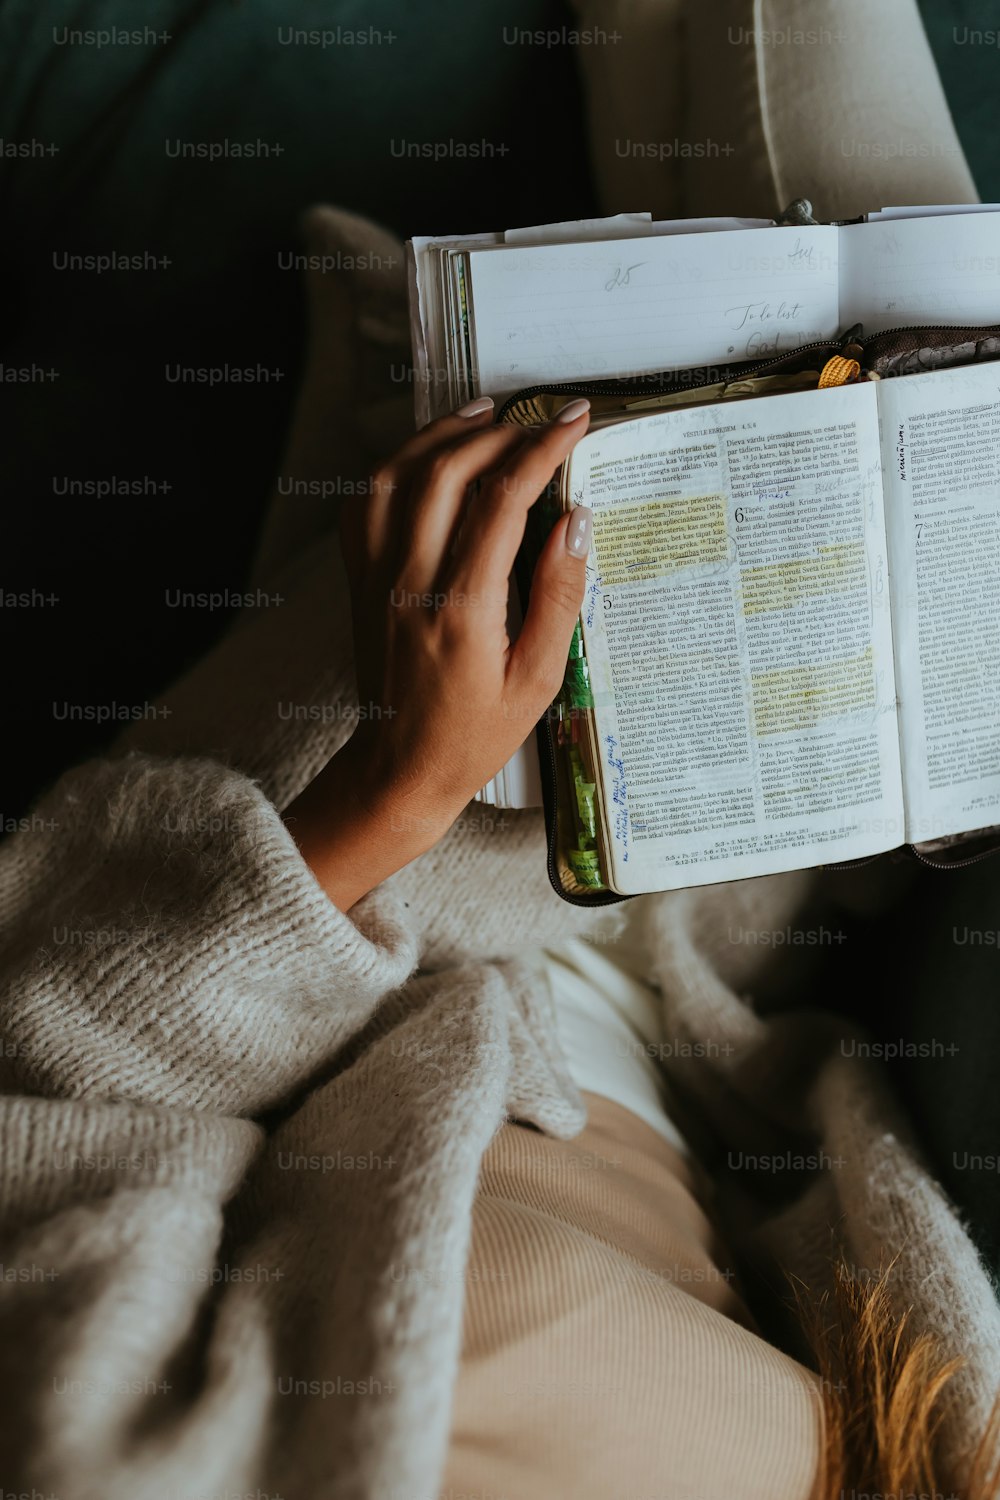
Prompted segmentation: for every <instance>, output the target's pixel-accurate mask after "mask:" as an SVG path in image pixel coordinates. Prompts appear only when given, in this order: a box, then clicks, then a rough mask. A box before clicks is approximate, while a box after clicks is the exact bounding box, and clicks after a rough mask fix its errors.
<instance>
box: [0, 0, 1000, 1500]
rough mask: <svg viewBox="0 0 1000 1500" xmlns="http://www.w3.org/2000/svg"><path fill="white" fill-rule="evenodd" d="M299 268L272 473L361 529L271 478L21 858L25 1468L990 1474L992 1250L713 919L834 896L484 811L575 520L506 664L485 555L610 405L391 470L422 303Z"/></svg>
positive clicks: (59, 1479)
mask: <svg viewBox="0 0 1000 1500" xmlns="http://www.w3.org/2000/svg"><path fill="white" fill-rule="evenodd" d="M603 14H605V16H607V14H608V12H607V11H604V12H603ZM887 86H888V85H887ZM773 124H774V122H772V125H773ZM921 128H923V129H934V128H940V130H941V131H942V132H943V133H946V131H947V129H948V128H949V126H948V122H947V117H946V116H944V117H942V119H941V120H938V121H932V122H931V124H930V126H928V124H927V121H926V120H924V121H923V122H922V126H921ZM769 159H772V160H777V159H778V158H777V157H774V156H772V157H771V158H769ZM942 191H943V188H942ZM307 232H308V235H309V236H310V243H311V244H312V245H313V246H320V247H322V248H325V249H328V250H330V251H331V252H332V251H341V252H350V253H351V254H352V255H354V258H355V263H356V264H358V265H359V266H361V267H364V266H365V265H366V264H367V265H373V264H375V263H376V261H377V259H378V256H377V252H378V251H379V250H381V249H386V247H387V240H388V237H387V236H385V235H384V233H383V232H382V231H379V230H378V229H376V228H375V227H373V226H371V225H368V224H366V223H364V222H362V221H358V220H354V219H352V218H351V217H350V216H348V215H345V214H343V213H341V212H338V211H335V210H328V209H324V210H319V211H317V212H314V213H313V214H312V215H311V216H310V218H309V220H308V224H307ZM389 243H390V245H391V246H392V248H394V249H395V250H396V259H397V261H398V247H395V245H394V242H391V241H390V242H389ZM365 250H367V251H371V252H373V254H371V255H369V257H368V260H367V262H366V260H365V258H364V255H363V254H362V252H363V251H365ZM387 258H388V256H385V257H381V259H382V260H383V261H384V260H385V259H387ZM345 283H346V284H345ZM310 295H311V306H312V338H313V344H312V352H311V356H310V363H309V366H308V369H307V375H306V380H305V384H304V387H303V391H302V394H301V399H300V403H299V408H298V413H297V417H296V421H295V424H294V427H293V431H292V435H291V440H290V446H289V451H288V454H287V456H286V459H285V461H284V463H283V466H282V475H283V478H292V479H297V480H301V481H303V482H304V483H305V484H308V482H309V481H310V480H333V479H336V480H337V481H338V486H337V490H338V493H345V494H346V495H347V496H348V501H347V502H346V503H345V504H344V506H343V516H342V542H341V538H340V535H339V534H338V532H337V531H336V530H334V529H332V528H331V526H330V521H331V516H330V513H329V507H328V506H327V507H323V506H320V505H316V504H301V503H294V502H293V499H292V498H290V497H288V496H287V495H284V496H283V495H281V494H279V496H278V498H277V499H276V503H275V505H274V506H273V508H272V513H271V516H270V519H269V522H268V525H267V527H266V530H265V533H264V537H263V539H262V544H261V549H260V552H259V554H258V559H257V563H256V566H255V571H254V586H255V587H259V588H262V589H266V590H267V591H268V596H269V597H271V598H274V599H275V600H280V604H278V606H277V607H276V608H274V609H273V610H271V611H266V610H257V611H253V610H250V611H248V612H247V613H246V615H245V616H244V617H243V618H241V619H240V620H239V621H238V623H237V625H236V626H235V628H234V629H233V630H232V632H231V633H230V634H229V635H228V636H227V637H226V638H225V639H224V640H223V641H222V642H221V643H220V644H219V645H218V646H217V647H216V649H215V650H214V651H213V652H212V653H210V655H209V656H208V657H207V658H206V659H205V660H204V661H203V662H202V663H200V664H198V665H197V666H196V667H195V668H194V669H193V670H192V671H191V672H190V673H188V674H187V676H186V677H185V678H184V679H183V680H182V681H181V682H180V683H178V684H177V685H176V686H175V687H174V688H172V689H171V690H170V691H169V692H168V693H166V694H165V695H164V697H163V699H162V702H161V704H160V705H159V709H160V710H162V711H160V712H158V713H157V714H156V715H155V716H151V717H150V718H148V719H146V720H143V721H142V722H141V723H138V724H136V725H135V726H133V727H132V728H130V730H129V731H128V733H127V734H126V735H125V736H124V737H123V739H122V742H121V744H120V745H119V747H118V749H117V751H116V752H115V753H114V754H112V755H110V756H107V757H104V758H102V759H100V760H97V761H94V762H91V763H89V764H87V765H84V766H81V767H80V768H78V769H77V770H75V771H73V772H71V773H69V774H68V775H67V776H65V777H64V778H62V780H61V781H60V782H59V783H58V785H57V786H56V787H55V788H54V789H53V790H52V791H51V792H50V793H49V794H48V795H47V796H46V797H45V798H44V799H43V800H42V801H41V802H40V803H39V805H38V808H37V809H36V811H35V812H34V813H33V815H32V818H31V820H30V826H29V827H27V828H25V829H24V830H22V831H21V832H20V833H18V834H17V835H16V836H15V837H14V838H12V839H11V840H10V841H9V842H8V843H7V844H6V845H4V846H3V847H2V848H0V901H2V910H3V913H4V922H3V930H2V941H0V971H2V974H3V979H4V983H5V987H6V993H7V996H8V998H7V1002H6V1006H5V1012H4V1035H3V1047H2V1049H0V1079H2V1083H3V1089H2V1092H0V1128H2V1129H3V1133H4V1140H5V1153H4V1160H3V1164H2V1168H0V1189H2V1203H3V1214H2V1219H0V1223H2V1231H0V1232H2V1236H3V1239H2V1246H0V1248H2V1262H3V1268H4V1274H3V1277H2V1278H0V1320H2V1332H3V1338H2V1341H0V1348H2V1349H3V1355H2V1359H0V1381H2V1392H3V1396H4V1412H5V1416H4V1419H3V1426H2V1472H3V1474H4V1477H5V1483H6V1484H7V1485H8V1487H10V1488H13V1489H14V1490H19V1489H30V1488H31V1487H35V1488H37V1489H38V1490H39V1491H41V1492H43V1493H44V1492H51V1493H54V1494H58V1495H60V1496H64V1497H67V1500H71V1497H77V1496H79V1497H83V1496H93V1495H96V1494H101V1495H103V1496H108V1497H112V1500H115V1497H118V1496H125V1495H126V1494H128V1495H130V1496H134V1495H135V1494H148V1495H150V1496H151V1497H152V1496H153V1495H157V1496H164V1497H165V1496H167V1495H170V1496H178V1497H179V1496H185V1497H191V1500H193V1497H194V1496H195V1495H196V1494H206V1493H212V1494H223V1493H239V1492H253V1491H257V1492H258V1493H266V1494H270V1495H277V1494H281V1495H283V1496H284V1497H285V1500H319V1497H322V1496H324V1495H338V1496H339V1495H345V1496H346V1495H351V1496H358V1497H361V1496H365V1497H371V1500H375V1497H384V1496H389V1495H391V1496H394V1497H395V1496H400V1497H401V1496H404V1495H405V1496H407V1497H409V1500H414V1497H418V1496H424V1495H431V1494H443V1495H446V1496H451V1497H452V1500H455V1497H457V1496H458V1495H460V1494H465V1495H472V1494H475V1495H478V1496H480V1497H482V1500H485V1497H486V1496H489V1495H493V1496H499V1495H501V1494H503V1495H506V1496H508V1497H510V1500H514V1497H518V1500H531V1497H533V1496H535V1495H540V1494H541V1493H542V1492H543V1491H544V1492H545V1493H546V1494H551V1493H557V1494H572V1495H574V1496H579V1497H581V1500H610V1497H612V1496H617V1497H623V1496H625V1495H631V1496H638V1495H644V1496H647V1497H652V1496H664V1497H666V1496H670V1497H671V1500H678V1497H684V1496H692V1497H693V1496H695V1495H699V1496H703V1497H706V1500H707V1497H713V1496H720V1497H721V1496H723V1495H726V1496H732V1495H737V1494H738V1495H740V1496H741V1497H744V1496H745V1497H757V1496H760V1497H762V1500H763V1497H765V1496H766V1497H768V1500H777V1497H779V1496H789V1497H793V1496H796V1497H797V1496H801V1497H803V1500H805V1497H810V1496H817V1497H820V1496H832V1495H834V1494H837V1495H842V1494H844V1493H853V1494H858V1495H859V1494H861V1493H872V1492H874V1491H876V1490H878V1491H881V1492H883V1493H889V1492H891V1493H896V1494H904V1493H909V1494H916V1493H943V1492H945V1491H946V1490H951V1491H952V1492H954V1493H962V1494H967V1495H969V1496H970V1497H972V1496H977V1497H978V1496H985V1495H990V1494H995V1493H996V1492H997V1470H996V1459H995V1452H994V1449H993V1447H992V1444H991V1427H990V1421H991V1412H992V1410H993V1403H994V1400H995V1396H996V1391H997V1388H998V1385H1000V1312H998V1309H997V1305H996V1301H995V1298H994V1295H993V1291H992V1288H991V1284H990V1279H989V1277H988V1276H987V1274H986V1272H985V1270H984V1268H983V1266H982V1264H981V1262H980V1260H979V1258H978V1256H977V1254H976V1252H975V1249H974V1247H973V1245H972V1243H971V1241H970V1240H969V1238H968V1237H967V1235H966V1233H965V1231H964V1229H963V1226H962V1224H961V1222H960V1220H959V1218H958V1216H957V1215H956V1214H955V1213H954V1212H953V1210H952V1208H951V1206H950V1205H949V1203H948V1201H947V1199H946V1197H945V1195H944V1194H943V1193H942V1192H941V1190H940V1189H939V1187H938V1186H937V1184H936V1183H935V1181H934V1177H933V1173H932V1172H931V1170H930V1169H929V1168H928V1166H927V1164H926V1163H925V1162H924V1160H923V1158H922V1155H921V1152H920V1150H919V1148H918V1146H917V1145H916V1144H915V1142H914V1140H913V1133H912V1130H911V1127H910V1125H909V1123H908V1122H907V1121H906V1119H905V1118H904V1117H903V1116H902V1114H901V1112H900V1111H899V1109H898V1106H897V1105H896V1104H895V1102H894V1101H893V1099H892V1098H891V1096H890V1094H889V1092H888V1090H887V1089H886V1087H885V1083H884V1080H883V1079H882V1077H881V1075H880V1073H879V1071H878V1070H877V1069H876V1068H874V1067H873V1066H872V1065H870V1064H868V1063H867V1062H865V1061H863V1060H860V1059H859V1058H858V1057H857V1056H856V1055H854V1054H853V1053H852V1051H851V1049H850V1048H849V1047H846V1046H845V1045H844V1043H845V1041H848V1040H850V1039H851V1038H852V1037H854V1036H855V1035H856V1033H855V1032H854V1031H853V1030H852V1029H851V1028H850V1026H849V1024H848V1023H845V1022H844V1021H843V1019H842V1018H840V1017H838V1016H835V1015H831V1014H824V1013H821V1012H815V1011H813V1010H811V1009H810V1008H809V1005H808V998H809V997H808V994H806V995H805V997H804V1001H805V1003H801V1004H799V1005H798V1006H796V1007H794V1008H791V1009H789V1008H787V1007H784V1006H778V1007H775V1008H771V1009H769V1008H768V1007H766V1006H760V1007H754V1006H752V1005H750V1004H748V1003H746V1000H745V998H744V997H745V996H746V995H747V994H748V993H751V992H754V993H762V992H766V988H767V984H768V982H769V975H770V968H771V965H770V964H769V963H768V962H765V959H766V958H767V956H768V955H767V950H766V949H765V948H762V947H759V946H755V945H740V944H734V943H732V942H730V941H729V939H728V933H729V932H731V931H732V930H733V929H734V928H739V929H740V930H746V931H758V932H760V931H772V932H773V931H776V930H779V929H780V928H782V927H784V926H785V925H786V924H787V923H789V922H797V921H804V920H807V916H806V914H807V913H808V911H809V906H808V903H809V902H810V901H811V900H813V899H814V897H815V894H816V892H815V882H814V881H813V880H812V879H811V878H810V877H809V876H807V875H793V876H788V877H774V878H769V879H766V880H760V881H752V882H741V883H738V884H735V885H730V886H723V887H717V888H704V889H701V890H697V891H688V892H680V893H674V894H671V895H668V896H657V897H649V898H642V899H641V900H637V901H634V902H631V903H629V904H628V906H627V907H626V908H624V909H613V910H606V909H605V910H602V911H601V912H599V913H596V914H595V913H593V912H585V911H580V910H577V909H575V908H570V907H568V906H566V905H564V904H562V903H560V902H559V901H558V898H556V897H555V895H554V894H553V893H552V892H551V891H550V890H549V889H548V888H547V883H546V878H545V873H544V870H545V865H544V848H543V833H542V829H541V827H540V822H539V818H538V816H537V815H536V814H534V813H510V814H504V815H503V820H502V826H501V820H500V819H498V818H497V817H496V816H495V813H493V812H491V810H489V809H485V808H483V809H476V808H474V807H472V806H470V800H469V799H470V797H471V796H472V794H473V793H474V791H475V790H476V788H477V787H478V786H479V785H480V784H482V782H484V781H485V780H486V779H488V777H489V776H490V775H491V774H492V772H493V771H495V770H496V769H497V768H498V767H499V766H500V765H501V764H502V763H503V761H504V760H505V759H506V758H507V756H508V755H509V753H510V752H511V750H512V749H514V748H515V747H516V746H517V744H519V743H520V741H521V740H522V739H523V738H524V737H525V734H526V732H527V730H528V729H529V728H530V725H531V723H532V722H533V721H534V719H536V718H537V717H538V716H539V715H540V714H541V713H542V712H543V711H544V709H545V707H546V705H547V703H548V702H549V701H550V700H551V698H552V696H553V695H554V692H555V689H556V687H557V686H558V682H559V680H560V678H561V674H562V669H563V666H564V663H565V658H566V652H567V649H568V644H569V639H570V635H571V633H572V628H573V624H574V621H575V618H576V615H577V611H578V608H579V602H580V597H581V593H582V587H583V576H584V558H585V555H586V547H587V534H586V518H585V517H584V518H583V524H581V518H580V517H579V516H575V517H572V518H568V519H566V520H564V521H563V522H561V523H560V525H559V526H558V527H557V528H556V530H555V531H554V533H553V535H552V537H551V539H550V542H549V545H548V548H547V550H546V553H545V554H544V556H543V558H542V561H541V563H540V565H539V571H538V573H537V574H536V577H535V580H534V585H533V588H532V595H531V603H530V605H529V609H528V612H527V617H526V622H525V628H524V630H523V631H522V633H521V634H520V635H519V636H518V638H517V640H516V641H514V642H513V643H512V642H510V641H509V640H508V639H507V636H506V609H505V601H506V590H507V578H508V574H509V569H510V563H511V559H512V557H513V554H514V551H516V548H517V545H518V542H519V539H520V535H521V531H522V530H523V525H524V519H525V516H526V514H527V510H528V508H529V506H530V505H531V504H533V503H534V501H535V500H536V499H537V497H538V495H539V493H540V491H541V489H542V487H543V486H544V484H545V482H546V480H547V479H548V478H549V477H550V476H551V474H552V473H553V472H554V471H555V469H556V467H557V466H558V464H559V463H560V462H561V461H562V459H563V458H565V456H566V455H567V454H568V453H569V451H570V450H571V448H572V447H573V445H574V444H575V443H576V442H577V441H578V440H579V438H580V437H581V436H582V434H583V433H584V432H585V431H586V427H587V412H586V410H585V409H577V410H576V411H571V412H570V413H568V415H569V420H567V421H564V422H558V421H557V422H555V423H553V424H552V425H551V426H550V427H548V428H546V429H545V430H544V431H541V432H539V433H537V434H535V433H519V432H511V431H507V430H506V429H500V428H497V427H495V426H494V425H493V424H492V422H491V411H490V408H489V405H488V404H485V405H484V404H482V403H479V404H478V407H477V409H473V410H466V411H464V412H460V413H455V414H453V415H451V416H449V417H446V418H444V419H442V420H441V421H440V422H438V423H436V424H433V425H432V426H431V427H430V428H427V429H425V430H424V431H422V432H420V433H417V434H416V435H412V436H408V437H406V438H405V440H403V441H402V443H401V444H399V445H398V446H396V448H395V451H394V454H393V456H391V457H389V458H388V459H383V460H382V461H380V462H379V463H377V465H376V466H375V468H374V470H373V473H372V476H371V477H370V478H365V477H364V476H363V475H362V474H361V473H360V471H356V466H357V465H358V464H360V463H361V462H362V461H363V459H364V457H365V453H364V449H365V447H366V444H367V441H368V439H369V438H370V436H371V434H372V433H373V432H374V431H375V429H377V430H378V432H379V433H380V434H381V435H382V436H383V438H384V436H385V434H386V432H387V428H386V425H385V424H384V422H380V421H378V420H376V419H377V418H378V417H379V416H384V413H382V412H381V409H380V408H379V407H377V406H376V405H372V406H370V407H368V408H367V409H366V410H364V411H361V412H359V411H358V409H357V402H356V396H357V389H358V383H357V379H356V372H357V368H358V366H357V365H355V363H354V362H353V361H352V360H351V359H349V358H347V357H346V351H348V350H350V349H352V348H355V347H356V346H357V344H358V342H359V341H362V340H363V339H368V340H369V342H374V343H375V344H379V343H380V341H381V344H382V347H383V349H384V348H386V347H388V345H389V342H391V340H392V339H394V338H395V337H396V333H397V322H398V309H396V308H394V307H389V306H387V305H386V304H387V298H386V287H385V282H384V281H380V280H379V279H378V277H377V276H376V275H374V274H373V273H371V272H370V271H366V270H364V269H361V270H359V271H358V273H357V274H356V275H355V276H354V277H352V278H345V279H344V280H338V281H335V282H332V281H330V280H329V279H325V280H324V279H323V278H322V277H321V276H313V278H312V279H311V284H310ZM473 481H479V487H478V489H476V490H472V489H470V486H471V485H472V483H473ZM280 489H281V490H287V489H288V486H287V485H282V486H281V487H280ZM428 599H430V600H431V601H432V604H431V605H428V604H427V603H426V602H425V601H426V600H428ZM442 601H443V602H442ZM352 640H353V649H352ZM800 998H802V997H800ZM761 1164H764V1165H763V1166H762V1165H761ZM785 1273H787V1274H788V1275H789V1276H790V1277H791V1279H792V1285H793V1286H794V1287H798V1288H799V1290H800V1294H801V1297H800V1311H799V1313H797V1314H796V1315H794V1316H790V1315H789V1310H788V1308H787V1306H786V1303H787V1300H788V1296H787V1287H788V1283H787V1282H786V1281H785V1279H784V1276H785ZM824 1299H825V1300H824ZM814 1325H815V1326H814ZM810 1331H812V1332H813V1333H814V1334H815V1338H814V1347H813V1348H812V1349H810V1343H809V1337H808V1335H809V1333H810Z"/></svg>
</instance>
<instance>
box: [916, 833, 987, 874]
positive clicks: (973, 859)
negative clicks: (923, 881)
mask: <svg viewBox="0 0 1000 1500" xmlns="http://www.w3.org/2000/svg"><path fill="white" fill-rule="evenodd" d="M959 837H961V835H959ZM906 847H907V849H909V851H910V853H911V854H913V855H915V856H916V858H917V859H919V861H920V863H921V864H922V865H929V866H930V868H931V869H932V870H964V869H965V867H966V865H978V864H979V862H980V860H983V859H989V858H990V856H991V855H994V854H1000V844H994V845H993V847H992V848H991V849H980V851H979V853H978V854H967V855H966V857H965V858H964V859H931V858H930V856H929V855H927V854H921V852H920V850H919V849H918V848H917V846H916V844H907V846H906Z"/></svg>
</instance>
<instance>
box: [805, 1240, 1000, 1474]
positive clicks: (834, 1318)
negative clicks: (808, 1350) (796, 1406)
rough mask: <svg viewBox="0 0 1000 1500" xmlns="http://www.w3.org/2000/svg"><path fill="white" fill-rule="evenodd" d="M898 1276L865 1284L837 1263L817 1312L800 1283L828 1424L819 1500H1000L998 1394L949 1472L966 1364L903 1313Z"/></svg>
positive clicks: (887, 1270) (882, 1273)
mask: <svg viewBox="0 0 1000 1500" xmlns="http://www.w3.org/2000/svg"><path fill="white" fill-rule="evenodd" d="M892 1270H893V1263H890V1264H889V1265H888V1266H884V1267H882V1268H880V1269H879V1271H878V1273H877V1274H875V1275H872V1276H871V1277H867V1278H865V1279H859V1278H858V1277H856V1276H854V1275H852V1274H851V1272H850V1270H849V1267H848V1266H847V1264H846V1263H845V1262H844V1261H843V1260H838V1262H837V1263H836V1271H837V1275H836V1278H835V1282H834V1290H833V1292H832V1293H827V1294H826V1295H825V1296H824V1297H822V1298H821V1299H820V1300H819V1302H818V1303H816V1302H811V1301H810V1300H809V1299H808V1298H807V1296H806V1294H805V1289H804V1288H803V1287H802V1286H801V1284H798V1283H794V1282H793V1289H794V1292H795V1300H796V1303H797V1307H798V1311H799V1317H800V1319H801V1320H802V1323H803V1326H804V1328H805V1330H806V1333H807V1335H808V1337H809V1339H810V1343H811V1345H812V1348H813V1352H814V1355H815V1359H816V1365H817V1369H818V1371H819V1374H820V1377H821V1393H822V1401H823V1408H824V1414H825V1419H826V1421H825V1425H826V1441H825V1445H824V1452H823V1457H822V1460H821V1482H820V1484H819V1487H818V1489H817V1491H816V1494H817V1496H818V1500H862V1497H864V1496H883V1497H885V1500H998V1497H1000V1394H998V1398H997V1402H996V1404H995V1405H994V1408H993V1413H992V1417H991V1419H990V1421H989V1423H988V1424H987V1428H986V1431H985V1432H984V1433H983V1434H982V1435H981V1438H980V1439H979V1442H978V1445H977V1447H976V1449H975V1452H974V1453H970V1454H969V1455H968V1461H967V1463H966V1464H965V1466H964V1467H963V1472H962V1473H961V1474H956V1473H953V1472H950V1470H949V1465H948V1461H947V1459H946V1457H945V1455H944V1453H943V1445H942V1443H941V1440H940V1439H941V1428H942V1423H943V1422H944V1420H945V1418H946V1416H947V1414H948V1411H949V1408H950V1406H951V1404H952V1402H953V1401H954V1400H955V1399H956V1397H955V1392H954V1378H955V1376H956V1374H957V1373H958V1371H959V1370H960V1369H962V1367H963V1363H964V1361H963V1360H962V1359H960V1358H948V1357H947V1356H946V1355H945V1354H944V1352H943V1350H942V1348H941V1346H940V1343H939V1341H938V1340H937V1339H936V1338H935V1337H934V1336H933V1335H932V1334H929V1333H915V1332H913V1330H912V1326H911V1318H910V1314H909V1313H908V1312H906V1313H903V1314H902V1315H901V1316H900V1315H899V1314H897V1313H896V1311H895V1309H894V1306H893V1300H892V1297H891V1296H890V1291H889V1287H890V1281H891V1277H892Z"/></svg>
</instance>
